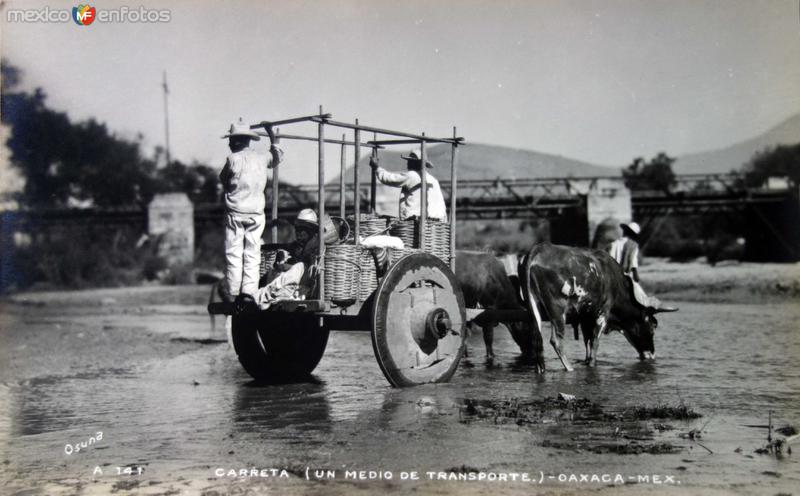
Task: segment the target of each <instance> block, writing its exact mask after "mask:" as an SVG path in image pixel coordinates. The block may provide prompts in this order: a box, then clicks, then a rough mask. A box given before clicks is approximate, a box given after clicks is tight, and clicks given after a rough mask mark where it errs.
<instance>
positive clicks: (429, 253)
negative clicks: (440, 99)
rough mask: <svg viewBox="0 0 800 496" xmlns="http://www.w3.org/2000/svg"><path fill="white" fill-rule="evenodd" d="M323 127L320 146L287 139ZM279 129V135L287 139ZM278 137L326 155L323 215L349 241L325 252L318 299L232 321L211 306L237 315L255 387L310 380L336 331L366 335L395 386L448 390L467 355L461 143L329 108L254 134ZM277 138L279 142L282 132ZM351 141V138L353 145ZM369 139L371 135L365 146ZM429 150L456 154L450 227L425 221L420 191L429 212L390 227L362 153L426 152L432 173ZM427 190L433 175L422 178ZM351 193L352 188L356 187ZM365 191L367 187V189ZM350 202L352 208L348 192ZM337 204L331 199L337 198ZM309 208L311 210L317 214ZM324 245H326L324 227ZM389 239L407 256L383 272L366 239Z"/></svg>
mask: <svg viewBox="0 0 800 496" xmlns="http://www.w3.org/2000/svg"><path fill="white" fill-rule="evenodd" d="M299 123H305V125H306V126H308V125H309V124H310V125H312V126H314V125H315V126H316V128H317V135H316V136H302V135H294V134H285V133H283V132H282V131H283V130H285V129H286V127H287V126H289V125H294V124H299ZM277 126H281V127H280V129H278V128H277ZM250 127H251V129H254V130H264V131H267V132H269V133H272V136H273V137H274V138H275V140H305V141H313V142H316V149H317V154H318V163H317V172H318V183H317V186H318V188H317V198H316V211H317V212H318V218H319V219H323V218H324V217H325V213H326V208H328V209H329V210H334V211H335V210H336V209H337V207H338V210H339V212H338V214H339V216H340V218H342V219H344V218H346V219H347V223H348V225H349V230H351V234H352V236H351V237H348V239H347V240H345V241H344V242H342V243H338V244H328V245H326V243H323V242H320V243H319V252H318V257H317V269H318V270H316V271H315V275H314V276H313V277H314V278H315V281H314V284H313V287H314V288H315V289H314V291H313V293H312V295H311V296H309V297H308V298H306V299H302V300H280V301H277V302H275V303H274V304H272V306H271V307H270V308H269V309H267V310H259V311H253V312H242V313H238V314H237V313H235V312H232V310H231V308H232V307H231V306H230V305H227V306H226V305H225V304H217V303H212V304H209V308H208V310H209V312H210V313H214V314H223V313H224V314H231V313H234V314H233V315H232V328H231V333H232V341H233V346H234V348H235V351H236V354H237V355H238V357H239V361H240V362H241V364H242V366H243V367H244V369H245V370H246V371H247V372H248V373H249V374H250V375H251V376H253V377H254V378H255V379H257V380H260V381H265V382H285V381H289V380H292V379H295V378H298V377H302V376H307V375H308V374H310V373H311V372H312V371H313V370H314V368H315V367H316V366H317V364H318V363H319V361H320V360H321V358H322V356H323V354H324V352H325V347H326V344H327V342H328V335H329V332H330V331H331V330H346V331H367V332H369V333H370V335H371V337H372V346H373V350H374V353H375V358H376V359H377V361H378V365H379V366H380V368H381V370H382V371H383V374H384V375H385V376H386V379H388V381H389V382H390V383H391V384H392V385H393V386H398V387H401V386H413V385H417V384H423V383H431V382H445V381H447V380H449V379H450V378H451V377H452V375H453V374H454V373H455V371H456V368H457V367H458V363H459V360H460V359H461V356H462V354H463V352H464V347H465V338H466V332H465V322H466V312H465V308H464V296H463V294H462V291H461V288H460V287H459V285H458V283H457V282H456V279H455V276H454V273H453V271H454V267H455V226H456V224H455V223H456V208H455V207H456V193H457V188H456V184H457V183H456V169H457V158H458V154H457V151H458V146H459V145H460V144H462V143H463V138H460V137H457V135H456V130H455V128H453V137H452V138H434V137H430V136H426V135H425V134H424V133H422V134H413V133H406V132H399V131H392V130H388V129H381V128H376V127H371V126H364V125H361V124H359V123H358V120H356V121H355V123H352V124H351V123H347V122H339V121H336V120H334V119H333V118H332V116H331V115H330V114H324V113H323V112H322V108H320V112H319V114H317V115H311V116H304V117H296V118H291V119H282V120H273V121H263V122H260V123H257V124H253V125H251V126H250ZM337 128H338V129H344V130H346V131H345V134H344V135H343V136H342V138H341V139H331V138H326V131H327V130H329V129H337ZM276 130H277V131H278V132H275V131H276ZM347 133H351V135H352V138H349V137H348V135H347ZM362 133H369V134H371V135H372V139H371V140H364V139H363V137H362ZM431 144H446V145H449V146H450V147H451V152H452V153H451V160H450V188H449V189H450V202H449V203H450V205H449V208H450V212H449V221H448V222H440V221H435V220H432V219H428V218H427V212H428V209H427V191H426V188H422V189H421V191H420V195H421V203H422V207H421V211H420V215H419V217H418V218H416V219H412V220H402V221H401V220H398V219H387V218H385V217H380V216H378V215H377V214H376V190H377V188H376V173H375V171H374V170H373V171H372V177H371V178H370V189H369V194H368V195H367V193H366V192H365V196H368V202H365V205H364V206H363V207H364V209H366V212H362V194H361V187H362V185H361V184H360V183H359V170H358V165H359V162H360V159H361V153H362V150H363V149H367V150H369V151H370V152H371V153H373V154H374V153H377V151H378V150H380V149H383V148H386V147H392V146H418V147H419V153H420V157H421V159H422V163H423V164H424V163H426V160H427V156H428V150H427V147H428V146H429V145H431ZM326 145H327V147H328V148H330V146H331V145H340V146H341V153H342V157H341V174H340V178H341V179H340V182H339V185H338V186H339V191H338V193H339V195H338V199H339V204H338V205H335V204H333V205H331V204H327V205H326V200H327V199H328V198H326V193H327V189H328V188H326V178H325V149H326ZM349 148H352V149H353V152H354V153H353V155H354V159H355V164H356V167H355V168H354V178H353V182H352V189H350V188H346V185H345V180H344V177H345V158H344V157H345V155H344V154H345V150H346V149H349ZM279 168H280V166H276V167H275V168H274V169H273V173H272V174H273V175H272V181H271V182H272V191H271V197H272V198H271V200H272V201H271V218H272V220H273V221H274V220H276V219H278V218H279V216H280V214H281V212H280V210H279V209H280V205H279V197H280V195H279V187H280V186H279V180H278V172H279ZM421 169H422V170H421V172H420V174H421V177H422V184H425V183H426V170H425V169H426V168H425V167H422V168H421ZM348 186H349V185H348ZM364 186H366V184H365V185H364ZM348 189H349V190H350V191H351V192H352V195H351V196H352V198H351V200H352V201H351V202H349V203H350V205H348V204H347V203H348V202H347V201H346V200H348V198H347V197H348V195H347V194H346V190H348ZM331 196H333V195H331ZM309 206H311V205H309ZM318 225H319V240H323V239H325V236H324V222H322V221H320V222H319V223H318ZM376 233H389V234H391V235H395V236H398V237H400V238H401V239H403V240H404V242H405V248H404V249H388V269H386V270H385V272H384V273H382V274H381V273H379V272H378V271H377V270H376V263H375V260H374V259H373V257H372V256H371V255H370V253H369V251H368V250H367V249H366V248H364V247H362V246H361V244H362V239H363V238H365V237H367V236H369V235H371V234H376ZM271 235H272V243H271V244H266V245H264V246H263V248H262V272H263V271H264V270H266V269H267V268H268V267H269V265H270V264H271V263H272V261H273V260H274V258H275V256H276V255H275V252H276V250H277V249H278V248H279V247H280V245H278V244H277V231H276V228H275V227H274V225H273V227H272V234H271Z"/></svg>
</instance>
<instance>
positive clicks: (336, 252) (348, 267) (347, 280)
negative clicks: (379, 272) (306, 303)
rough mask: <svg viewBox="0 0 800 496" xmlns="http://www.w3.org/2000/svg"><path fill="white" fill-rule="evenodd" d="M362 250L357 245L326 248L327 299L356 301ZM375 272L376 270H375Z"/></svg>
mask: <svg viewBox="0 0 800 496" xmlns="http://www.w3.org/2000/svg"><path fill="white" fill-rule="evenodd" d="M360 251H361V248H359V247H357V246H355V245H329V246H327V247H326V248H325V297H326V298H327V299H329V300H355V299H356V297H357V295H358V290H359V288H358V287H357V286H358V282H359V279H360V277H359V274H360V273H361V272H362V270H361V267H360V263H359V262H360V258H359V255H360ZM373 271H374V269H373Z"/></svg>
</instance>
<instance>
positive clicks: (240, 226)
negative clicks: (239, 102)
mask: <svg viewBox="0 0 800 496" xmlns="http://www.w3.org/2000/svg"><path fill="white" fill-rule="evenodd" d="M267 131H268V132H269V135H270V141H271V146H270V153H271V155H272V159H271V160H270V159H268V158H267V156H266V155H264V154H262V153H260V152H257V151H255V150H253V149H251V148H250V141H251V140H256V141H258V140H259V139H260V138H259V136H258V134H256V133H255V132H253V131H251V130H250V127H249V126H248V125H246V124H245V123H244V122H242V120H241V119H239V122H238V123H236V124H231V128H230V130H229V131H228V134H226V135H225V136H223V137H222V138H223V139H225V138H227V139H228V147H229V148H230V150H231V154H230V155H228V158H227V160H226V161H225V167H223V169H222V172H220V174H219V179H220V182H221V183H222V188H223V191H224V196H225V283H226V284H225V285H226V290H227V291H228V294H229V295H230V296H231V298H235V300H236V303H237V305H239V306H241V305H244V304H247V303H254V301H255V300H254V296H255V294H256V292H257V291H258V278H259V265H260V263H261V235H262V234H263V232H264V225H265V223H266V220H265V215H264V206H265V204H266V197H265V195H264V190H265V189H266V187H267V169H271V168H273V167H275V166H276V165H278V163H280V161H281V159H282V157H283V151H281V149H280V148H279V147H278V146H277V145H276V144H275V139H274V138H273V134H272V130H271V129H269V128H268V129H267Z"/></svg>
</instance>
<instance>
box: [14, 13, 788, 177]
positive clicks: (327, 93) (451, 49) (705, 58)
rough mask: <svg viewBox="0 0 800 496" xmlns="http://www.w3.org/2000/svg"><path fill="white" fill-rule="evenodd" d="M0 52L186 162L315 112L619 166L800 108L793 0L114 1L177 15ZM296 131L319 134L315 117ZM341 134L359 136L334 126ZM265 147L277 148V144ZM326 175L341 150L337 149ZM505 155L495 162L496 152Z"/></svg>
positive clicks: (26, 35)
mask: <svg viewBox="0 0 800 496" xmlns="http://www.w3.org/2000/svg"><path fill="white" fill-rule="evenodd" d="M75 5H76V4H75V3H69V2H61V1H57V0H52V1H44V2H42V1H19V0H6V1H5V3H4V7H3V9H4V10H3V13H2V14H3V19H2V21H0V25H1V26H2V34H0V36H1V37H2V43H1V45H0V46H1V47H2V56H3V57H4V58H6V59H7V60H8V61H9V62H10V63H12V64H14V65H16V66H18V67H19V68H21V69H22V71H23V78H24V80H23V88H27V89H31V88H35V87H42V88H43V89H44V90H45V91H46V93H47V94H48V102H49V105H50V106H51V107H54V108H56V109H59V110H63V111H66V112H67V113H68V114H69V115H70V116H71V118H73V119H75V120H79V119H86V118H90V117H94V118H96V119H99V120H100V121H103V122H106V123H107V124H108V126H109V128H111V129H112V130H114V131H115V132H117V133H118V134H120V135H121V136H125V137H130V138H133V137H135V136H136V135H137V134H138V133H141V134H142V135H143V136H144V146H145V150H146V151H147V152H148V153H152V149H153V147H154V146H155V145H158V144H163V142H164V101H163V95H162V89H161V82H162V73H163V71H166V72H167V75H168V81H169V89H170V94H169V119H170V138H171V149H172V156H173V157H174V158H176V159H179V160H182V161H184V162H191V161H192V160H198V161H201V162H204V163H208V164H210V165H212V166H219V167H221V166H222V164H223V162H224V159H225V156H226V154H227V153H228V150H227V146H226V142H225V141H224V140H221V139H220V136H221V135H222V134H224V132H225V131H226V130H227V128H228V126H229V125H230V124H231V122H233V121H235V120H237V119H238V118H239V117H242V118H244V119H245V120H246V121H248V122H251V123H254V122H258V121H261V120H275V119H280V118H286V117H291V116H298V115H307V114H312V113H316V112H317V111H318V107H319V105H323V106H324V110H325V112H330V113H332V114H333V116H334V118H335V119H337V120H345V121H353V120H354V119H355V118H359V119H360V122H361V123H362V124H367V125H373V126H379V127H384V128H391V129H397V130H403V131H409V132H423V131H424V132H426V133H427V134H428V135H432V136H441V135H444V136H450V135H451V134H452V127H453V126H454V125H455V126H458V134H459V135H461V136H463V137H465V138H466V140H467V141H468V142H477V143H487V144H496V145H504V146H511V147H515V148H525V149H531V150H537V151H542V152H547V153H553V154H558V155H563V156H567V157H570V158H576V159H580V160H584V161H587V162H591V163H596V164H600V165H607V166H611V167H615V168H619V167H622V166H624V165H626V164H628V163H630V162H631V160H632V158H633V157H636V156H647V157H649V156H653V155H655V154H656V153H657V152H659V151H666V152H667V153H669V154H670V155H682V154H686V153H691V152H698V151H703V150H709V149H715V148H720V147H724V146H727V145H729V144H732V143H735V142H737V141H740V140H742V139H747V138H750V137H753V136H755V135H757V134H760V133H762V132H764V131H766V130H767V129H769V128H770V127H772V126H774V125H777V124H778V123H780V122H781V121H782V120H784V119H786V118H788V117H790V116H792V115H794V114H796V113H798V112H799V111H800V5H799V3H798V0H791V1H779V0H770V1H753V0H748V1H738V0H719V1H702V0H686V1H683V0H669V1H660V0H648V1H608V0H604V1H588V0H581V1H562V0H552V1H533V0H529V1H506V0H498V1H474V0H426V1H416V0H404V1H396V0H371V1H366V0H320V1H308V0H291V1H255V0H253V1H246V0H240V1H231V2H212V1H189V0H179V1H170V2H167V1H163V0H161V1H158V2H156V1H152V0H137V1H136V2H126V1H104V2H102V3H100V2H96V3H92V4H91V5H92V6H93V7H96V8H97V9H98V11H99V10H102V9H106V10H108V9H114V8H119V7H122V6H128V7H131V8H136V9H138V8H139V7H140V6H143V7H144V8H147V9H154V10H156V9H158V10H161V9H168V10H169V22H167V23H133V22H124V23H102V22H100V21H97V22H94V23H92V24H91V25H88V26H80V25H78V24H76V23H74V22H72V21H71V20H70V21H68V22H63V23H22V22H10V21H9V19H8V17H7V13H8V11H9V10H11V9H42V8H44V7H49V8H50V9H51V10H52V9H70V10H71V8H72V7H73V6H75ZM283 131H284V132H292V133H300V134H308V135H314V133H316V129H315V128H314V127H310V126H308V125H305V126H294V127H292V128H291V129H289V128H285V129H283ZM329 135H330V136H337V137H341V131H334V130H330V131H329ZM258 146H259V147H262V148H263V146H264V144H263V141H262V142H261V143H259V145H258ZM312 146H313V145H304V144H298V143H296V142H293V143H291V144H286V145H285V147H284V148H285V149H286V159H285V160H286V162H285V163H286V166H285V167H283V168H282V172H281V174H282V179H287V180H290V181H293V182H299V183H312V182H315V180H316V157H315V155H314V151H313V148H312ZM327 156H328V157H329V159H328V172H327V174H328V177H331V176H332V174H334V173H335V172H336V169H338V162H339V160H338V150H334V149H329V150H328V151H327ZM487 166H491V164H487Z"/></svg>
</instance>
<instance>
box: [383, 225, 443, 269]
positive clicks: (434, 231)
mask: <svg viewBox="0 0 800 496" xmlns="http://www.w3.org/2000/svg"><path fill="white" fill-rule="evenodd" d="M418 233H419V221H417V220H400V221H395V222H393V223H392V227H391V228H390V229H389V234H391V235H392V236H395V237H398V238H400V239H402V240H403V244H405V245H406V247H407V248H409V247H410V248H419V236H418ZM425 251H426V252H427V253H431V254H432V255H434V256H436V257H438V258H441V259H442V260H444V261H445V262H448V261H449V259H450V258H449V257H450V224H448V223H447V222H440V221H436V220H429V221H427V222H426V223H425Z"/></svg>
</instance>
